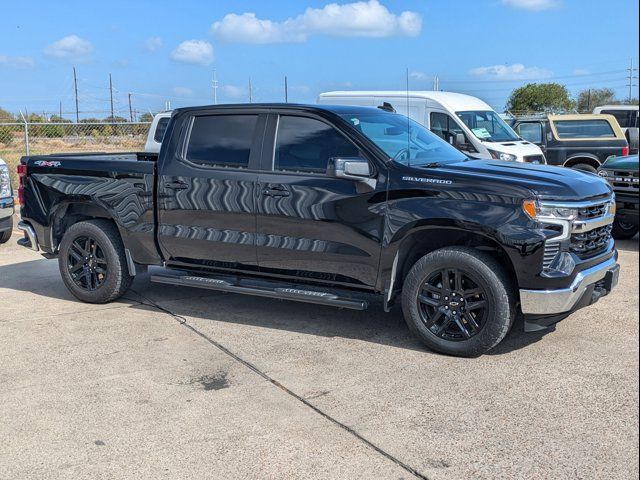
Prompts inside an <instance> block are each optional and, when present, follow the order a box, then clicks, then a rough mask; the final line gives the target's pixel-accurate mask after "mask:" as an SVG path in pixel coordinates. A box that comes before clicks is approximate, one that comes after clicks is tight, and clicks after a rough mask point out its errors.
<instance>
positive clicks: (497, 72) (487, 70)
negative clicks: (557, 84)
mask: <svg viewBox="0 0 640 480" xmlns="http://www.w3.org/2000/svg"><path fill="white" fill-rule="evenodd" d="M469 73H471V75H475V76H478V77H488V78H495V79H499V80H537V79H541V78H549V77H551V76H552V75H553V72H551V71H549V70H546V69H544V68H539V67H525V66H524V65H523V64H521V63H514V64H513V65H491V66H488V67H477V68H474V69H472V70H471V71H470V72H469Z"/></svg>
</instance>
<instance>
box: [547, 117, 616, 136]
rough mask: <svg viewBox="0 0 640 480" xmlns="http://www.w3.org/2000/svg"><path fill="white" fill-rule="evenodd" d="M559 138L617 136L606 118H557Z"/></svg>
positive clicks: (556, 124)
mask: <svg viewBox="0 0 640 480" xmlns="http://www.w3.org/2000/svg"><path fill="white" fill-rule="evenodd" d="M554 123H555V126H556V130H557V132H558V137H559V138H615V136H616V135H615V133H613V128H611V124H610V123H609V122H608V121H606V120H556V121H555V122H554Z"/></svg>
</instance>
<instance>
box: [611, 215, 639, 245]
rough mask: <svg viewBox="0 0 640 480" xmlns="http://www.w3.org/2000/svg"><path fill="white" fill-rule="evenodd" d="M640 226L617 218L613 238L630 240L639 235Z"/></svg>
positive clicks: (614, 223)
mask: <svg viewBox="0 0 640 480" xmlns="http://www.w3.org/2000/svg"><path fill="white" fill-rule="evenodd" d="M638 230H639V229H638V225H634V224H633V223H627V222H622V221H620V220H618V219H617V218H616V219H615V220H614V222H613V230H612V234H613V238H615V239H616V240H628V239H630V238H633V237H635V236H636V235H637V234H638Z"/></svg>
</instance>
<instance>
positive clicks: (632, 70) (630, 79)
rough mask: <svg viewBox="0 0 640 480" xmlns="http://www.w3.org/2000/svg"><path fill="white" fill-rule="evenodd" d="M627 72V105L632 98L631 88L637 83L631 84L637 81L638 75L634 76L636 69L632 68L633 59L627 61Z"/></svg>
mask: <svg viewBox="0 0 640 480" xmlns="http://www.w3.org/2000/svg"><path fill="white" fill-rule="evenodd" d="M627 71H628V72H629V76H628V77H627V81H628V83H627V87H629V103H631V99H632V98H633V87H637V86H638V84H637V83H633V81H634V80H637V79H638V75H634V74H633V73H634V72H637V71H638V69H637V68H633V58H632V59H631V60H629V68H627Z"/></svg>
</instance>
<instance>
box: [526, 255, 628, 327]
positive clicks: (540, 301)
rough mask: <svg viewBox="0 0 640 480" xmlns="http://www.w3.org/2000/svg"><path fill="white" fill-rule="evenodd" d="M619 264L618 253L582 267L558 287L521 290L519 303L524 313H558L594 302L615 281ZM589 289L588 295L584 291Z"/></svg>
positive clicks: (612, 285)
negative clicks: (569, 279) (603, 260)
mask: <svg viewBox="0 0 640 480" xmlns="http://www.w3.org/2000/svg"><path fill="white" fill-rule="evenodd" d="M619 274H620V265H618V263H617V256H616V257H613V258H610V259H609V260H607V261H605V262H603V263H600V264H598V265H595V266H593V267H591V268H588V269H586V270H583V271H581V272H579V273H578V275H576V278H575V279H574V280H573V282H572V283H571V285H570V286H569V287H567V288H561V289H557V290H525V289H521V290H520V305H521V309H522V313H523V314H525V315H560V314H563V313H568V312H572V311H574V310H576V309H577V308H582V307H585V306H588V305H590V304H592V303H595V302H596V301H597V300H598V299H599V298H600V297H602V296H604V295H607V294H608V293H609V292H611V290H612V289H613V288H615V287H616V285H617V284H618V277H619ZM588 292H591V295H590V296H589V298H584V297H585V294H588Z"/></svg>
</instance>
